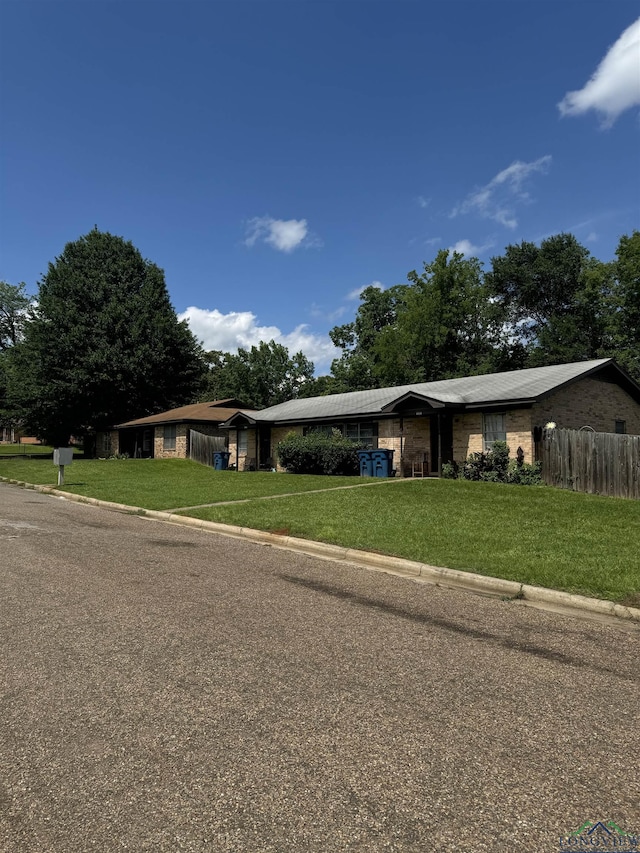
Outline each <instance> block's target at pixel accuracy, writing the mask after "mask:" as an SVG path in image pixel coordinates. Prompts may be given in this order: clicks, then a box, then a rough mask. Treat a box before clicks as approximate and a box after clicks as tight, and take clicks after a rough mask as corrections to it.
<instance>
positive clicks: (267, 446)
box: [258, 426, 274, 468]
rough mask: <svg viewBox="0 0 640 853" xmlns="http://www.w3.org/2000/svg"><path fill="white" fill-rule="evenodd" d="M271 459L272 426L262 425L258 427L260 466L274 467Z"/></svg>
mask: <svg viewBox="0 0 640 853" xmlns="http://www.w3.org/2000/svg"><path fill="white" fill-rule="evenodd" d="M273 466H274V463H273V460H272V459H271V427H268V426H261V427H259V429H258V468H272V467H273Z"/></svg>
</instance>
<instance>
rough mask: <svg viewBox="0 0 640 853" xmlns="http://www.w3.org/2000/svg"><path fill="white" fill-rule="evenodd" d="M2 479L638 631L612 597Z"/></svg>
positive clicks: (638, 620)
mask: <svg viewBox="0 0 640 853" xmlns="http://www.w3.org/2000/svg"><path fill="white" fill-rule="evenodd" d="M0 481H2V482H5V483H9V484H11V485H17V486H23V487H24V488H27V489H34V490H35V491H37V492H42V493H43V494H48V495H54V496H55V497H61V498H64V499H66V500H71V501H75V502H76V503H86V504H90V505H91V506H97V507H102V508H103V509H110V510H113V511H116V512H125V513H127V514H130V515H140V516H143V517H145V518H150V519H154V520H155V521H162V522H165V523H169V524H180V525H182V526H184V527H192V528H195V529H197V530H204V531H208V532H210V533H219V534H221V535H222V536H232V537H234V538H236V539H245V540H248V541H251V542H255V543H257V544H261V545H267V546H270V547H273V548H283V549H285V550H290V551H297V552H298V553H301V554H308V555H310V556H312V557H319V558H321V559H325V560H332V561H337V562H346V563H350V564H352V565H356V566H360V567H362V568H366V569H370V570H373V571H379V572H385V573H387V574H393V575H399V576H402V577H407V578H411V579H413V580H416V581H418V582H421V583H427V584H432V585H434V586H439V587H444V588H446V589H459V590H466V591H468V592H475V593H479V594H481V595H489V596H494V597H498V598H506V599H511V600H515V601H520V602H522V603H523V604H528V605H530V606H532V607H537V608H540V609H542V610H549V611H552V612H555V613H562V614H565V615H569V616H583V617H584V616H590V617H591V618H595V619H598V620H599V621H607V622H611V621H614V622H617V623H618V624H619V623H620V621H621V620H622V621H623V622H624V624H625V625H626V626H628V627H633V628H638V629H640V609H638V608H635V607H626V606H624V605H622V604H616V603H615V602H613V601H604V600H602V599H599V598H587V597H586V596H583V595H573V594H571V593H568V592H560V591H558V590H553V589H546V588H545V587H538V586H529V585H527V584H522V583H518V582H517V581H508V580H502V579H501V578H493V577H488V576H485V575H479V574H475V573H474V572H466V571H462V570H460V569H447V568H443V567H441V566H430V565H428V564H426V563H417V562H414V561H413V560H406V559H404V558H402V557H391V556H387V555H385V554H377V553H375V552H371V551H358V550H356V549H355V548H344V547H341V546H339V545H328V544H326V543H324V542H314V541H313V540H310V539H297V538H295V537H293V536H281V535H280V534H277V533H268V532H267V531H265V530H253V529H252V528H250V527H236V526H235V525H231V524H221V523H220V522H217V521H204V520H203V519H200V518H193V517H191V516H188V515H175V514H174V513H171V512H163V511H162V510H153V509H143V508H142V507H135V506H127V505H126V504H118V503H111V502H110V501H101V500H98V499H97V498H88V497H84V496H83V495H74V494H71V493H69V492H63V491H60V490H59V489H56V488H55V487H53V486H34V485H32V484H30V483H23V482H21V481H20V480H9V479H7V478H6V477H0Z"/></svg>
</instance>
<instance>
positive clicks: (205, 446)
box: [189, 429, 227, 468]
mask: <svg viewBox="0 0 640 853" xmlns="http://www.w3.org/2000/svg"><path fill="white" fill-rule="evenodd" d="M226 449H227V447H226V439H225V437H224V436H223V435H205V434H204V433H202V432H196V431H195V430H194V429H190V430H189V458H190V459H193V460H194V462H200V463H201V464H202V465H208V466H209V467H210V468H213V454H214V453H215V452H216V451H219V450H226Z"/></svg>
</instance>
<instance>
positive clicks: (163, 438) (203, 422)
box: [96, 398, 251, 459]
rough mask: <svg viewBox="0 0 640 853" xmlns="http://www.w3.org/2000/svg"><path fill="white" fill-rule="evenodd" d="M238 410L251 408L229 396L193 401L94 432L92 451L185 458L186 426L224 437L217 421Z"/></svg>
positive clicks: (100, 454) (108, 453)
mask: <svg viewBox="0 0 640 853" xmlns="http://www.w3.org/2000/svg"><path fill="white" fill-rule="evenodd" d="M240 409H242V410H243V411H251V410H247V409H245V408H244V404H243V403H242V402H241V401H240V400H236V399H232V398H230V399H228V400H214V401H212V402H209V403H193V404H191V405H189V406H180V407H179V408H177V409H169V411H166V412H159V413H158V414H157V415H149V416H148V417H146V418H137V419H136V420H133V421H127V422H126V423H123V424H118V425H117V426H115V427H113V429H110V430H106V431H104V432H99V433H98V434H97V436H96V453H97V455H98V456H113V455H114V454H116V453H127V454H128V455H129V456H132V457H139V458H149V457H155V458H156V459H186V458H187V457H188V456H189V430H190V429H193V430H195V431H196V432H200V433H203V434H205V435H217V436H221V437H224V438H225V439H226V438H228V436H229V432H228V430H222V429H220V424H221V423H222V421H226V420H228V419H229V418H230V417H232V416H233V415H235V414H236V413H237V412H238V411H239V410H240Z"/></svg>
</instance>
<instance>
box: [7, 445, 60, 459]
mask: <svg viewBox="0 0 640 853" xmlns="http://www.w3.org/2000/svg"><path fill="white" fill-rule="evenodd" d="M47 453H53V447H49V446H48V445H46V444H0V456H15V455H16V454H20V455H21V456H40V455H42V454H47Z"/></svg>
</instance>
